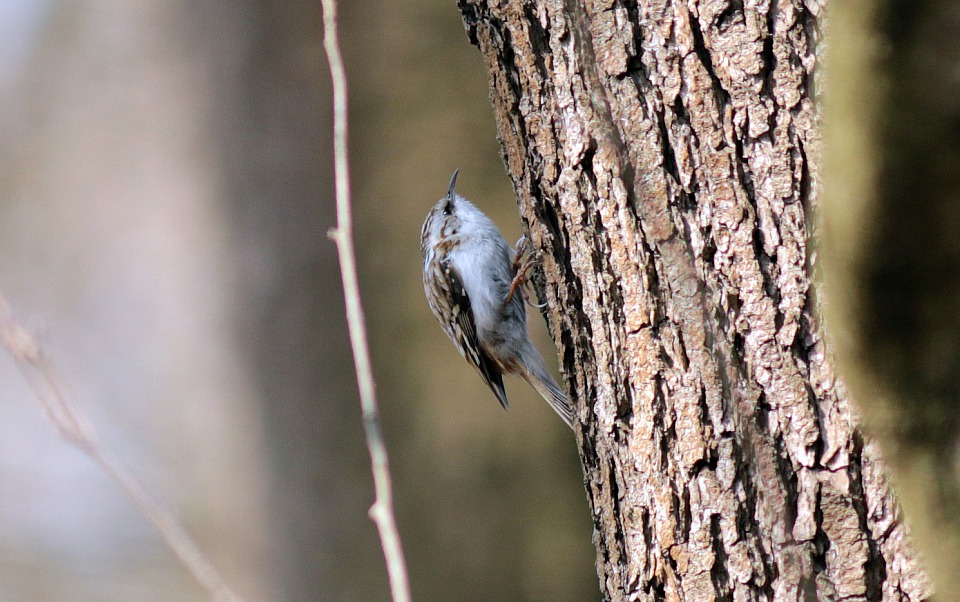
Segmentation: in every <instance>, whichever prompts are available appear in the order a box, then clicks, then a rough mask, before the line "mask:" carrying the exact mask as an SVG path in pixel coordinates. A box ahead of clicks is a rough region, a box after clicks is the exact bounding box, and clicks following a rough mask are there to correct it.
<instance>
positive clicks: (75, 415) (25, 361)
mask: <svg viewBox="0 0 960 602" xmlns="http://www.w3.org/2000/svg"><path fill="white" fill-rule="evenodd" d="M0 341H2V343H3V345H4V346H6V348H7V349H8V350H9V351H10V353H11V355H13V358H14V359H15V360H16V363H17V368H19V369H20V373H21V374H23V377H24V379H25V380H26V381H27V384H28V385H29V386H30V389H31V390H32V391H33V394H34V397H35V398H36V400H37V403H38V404H39V405H40V408H41V409H42V410H43V412H44V414H46V415H47V418H48V419H49V420H50V422H51V423H53V425H54V426H55V427H56V429H57V431H58V432H59V433H60V435H61V436H62V437H63V438H64V439H65V440H66V441H67V442H69V443H70V444H72V445H73V446H75V447H76V448H78V449H79V450H81V451H82V452H84V453H85V454H87V455H88V456H89V457H90V458H91V459H92V460H93V461H94V462H96V463H97V464H98V465H100V467H101V468H102V469H103V471H104V472H105V473H107V475H108V476H109V477H110V478H111V479H113V481H114V482H115V483H116V484H117V486H119V487H120V489H121V491H123V493H124V494H125V495H126V496H127V498H128V499H129V500H130V501H131V502H132V503H133V505H134V506H135V507H136V508H137V510H139V511H140V513H141V514H143V516H144V517H145V518H146V519H147V520H148V521H149V522H150V524H152V525H153V528H154V529H155V530H156V531H157V533H158V534H159V535H160V537H161V538H162V539H163V541H164V542H165V543H166V544H167V546H168V547H169V548H170V549H171V550H172V551H173V553H174V554H176V556H177V557H178V558H179V559H180V561H181V562H182V563H183V565H184V566H185V567H186V568H187V570H189V571H190V572H191V573H192V574H193V576H194V578H195V579H196V580H197V581H198V582H199V583H200V585H201V586H203V588H204V589H206V590H207V591H208V592H209V593H210V595H211V596H212V597H213V599H214V600H219V601H231V602H239V601H240V597H239V596H237V595H236V594H235V593H233V591H231V590H230V588H229V587H228V586H227V584H226V582H225V581H224V580H223V578H222V577H220V574H219V573H218V572H217V570H216V569H215V568H214V567H213V565H212V564H211V563H210V561H209V560H207V558H206V556H204V554H203V552H201V551H200V548H198V547H197V545H196V544H195V543H194V542H193V540H192V539H191V538H190V535H188V534H187V532H186V530H185V529H184V528H183V527H182V526H181V525H180V523H178V522H177V520H176V519H175V518H174V517H173V515H172V514H170V513H169V512H167V511H166V510H164V509H163V508H162V507H161V506H160V505H159V504H157V503H156V502H155V501H153V498H152V497H151V496H150V494H149V493H148V492H147V490H146V488H145V487H144V486H143V484H142V483H140V481H139V480H137V478H136V477H134V476H133V474H132V473H130V471H129V470H128V469H127V468H126V467H125V466H124V465H123V463H122V462H120V461H119V460H118V459H116V458H115V457H114V456H113V455H112V454H111V453H110V452H109V450H107V449H106V448H104V447H103V446H102V445H101V444H100V443H99V441H98V440H97V436H96V432H95V431H94V429H93V427H92V425H91V424H90V423H89V422H88V421H87V420H86V419H85V418H84V416H83V415H82V414H81V412H80V410H79V408H78V406H77V405H76V404H74V403H72V402H71V401H70V400H69V399H68V397H67V396H66V394H65V393H64V388H63V386H62V384H61V382H62V381H61V380H60V376H59V374H58V373H57V370H56V368H55V367H54V365H53V362H51V361H50V358H49V356H48V355H47V354H46V353H45V352H44V350H43V348H42V347H41V346H40V343H39V342H38V341H37V338H36V337H35V336H34V335H33V333H31V332H30V331H28V330H27V329H26V328H24V327H22V326H20V325H19V324H18V323H17V322H15V321H14V319H13V313H12V311H11V310H10V306H9V304H8V303H7V301H6V298H5V297H4V296H3V293H2V292H0Z"/></svg>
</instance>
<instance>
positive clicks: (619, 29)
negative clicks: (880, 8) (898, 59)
mask: <svg viewBox="0 0 960 602" xmlns="http://www.w3.org/2000/svg"><path fill="white" fill-rule="evenodd" d="M459 5H460V8H461V11H462V13H463V18H464V23H465V25H466V28H467V32H468V35H469V37H470V40H471V41H472V42H473V43H474V44H476V45H477V46H478V47H479V48H480V50H481V52H482V54H483V57H484V60H485V62H486V64H487V67H488V69H489V71H490V74H491V98H492V101H493V105H494V110H495V113H496V115H497V120H498V131H499V137H500V141H501V144H502V148H503V154H504V157H503V158H504V163H505V165H506V167H507V171H508V173H509V175H510V177H511V179H512V181H513V184H514V187H515V190H516V192H517V196H518V199H519V204H520V211H521V215H522V218H523V220H524V224H525V227H526V229H527V231H528V235H529V237H530V238H531V240H532V242H533V244H534V245H535V248H537V249H539V250H540V251H541V254H540V256H541V263H542V268H543V270H542V276H543V278H542V279H541V282H540V283H539V284H540V288H541V293H542V295H541V297H542V299H543V300H545V301H547V302H548V306H547V307H548V309H547V311H546V315H547V318H548V322H549V324H550V326H551V332H552V333H553V335H554V339H555V342H556V343H557V346H558V348H559V351H560V354H561V359H562V367H563V369H564V372H565V375H566V380H567V384H568V388H569V390H570V394H571V397H572V399H573V400H574V403H575V405H576V409H577V412H578V419H579V425H578V428H577V431H578V433H577V439H578V442H579V445H580V451H581V457H582V461H583V467H584V473H585V480H586V488H587V492H588V496H589V499H590V503H591V505H592V509H593V513H594V521H595V534H596V535H595V539H596V541H595V543H596V546H597V552H598V557H597V565H598V572H599V575H600V581H601V589H602V591H603V593H604V595H605V597H606V598H608V599H611V600H626V599H631V600H632V599H657V600H660V599H666V600H681V599H685V600H697V601H700V600H715V599H723V600H774V599H775V600H797V599H806V600H810V599H821V600H831V599H841V598H843V599H859V600H881V599H882V600H911V601H912V600H920V599H922V598H923V597H924V596H925V595H927V590H928V585H927V579H926V576H925V575H924V573H923V571H922V569H921V568H920V567H919V565H918V563H917V561H916V558H915V556H914V554H913V552H912V551H911V550H910V548H909V544H908V542H907V539H906V537H907V536H906V533H905V529H904V527H903V526H902V525H901V523H900V522H899V520H898V518H899V517H898V513H897V503H896V500H895V499H894V497H893V495H892V493H891V491H890V489H889V487H888V484H887V481H886V478H885V476H884V469H883V467H882V465H881V463H880V460H879V457H878V452H877V449H876V447H875V446H874V445H873V444H872V443H870V442H869V441H865V440H864V438H863V437H862V436H861V434H860V433H859V431H858V429H857V426H856V419H855V417H854V416H853V414H852V411H851V408H850V405H849V403H848V401H847V397H846V393H845V391H844V389H843V386H842V384H841V383H840V382H839V381H838V379H837V376H836V374H835V373H834V370H833V368H832V366H831V363H830V361H829V358H828V356H827V354H826V350H825V348H824V341H823V336H822V331H821V328H820V323H819V317H818V313H817V309H816V300H815V297H814V292H813V289H812V285H811V276H810V273H811V269H812V264H813V257H812V254H811V253H810V246H809V238H810V234H811V233H810V231H809V230H810V225H809V224H810V221H809V219H808V213H809V212H810V210H811V207H812V205H813V204H814V203H815V201H816V192H817V189H818V183H819V174H818V168H817V162H818V157H819V134H818V129H817V127H818V115H817V112H816V107H815V105H814V103H813V101H812V97H813V93H814V90H813V86H814V84H815V82H816V66H817V62H818V50H819V43H820V35H821V34H820V26H819V23H818V19H819V18H820V14H821V10H822V5H821V4H820V3H818V2H807V3H803V2H799V1H781V2H777V3H773V4H771V3H763V2H759V3H758V2H750V1H747V2H730V3H727V2H708V1H702V2H697V1H695V0H691V1H689V2H687V3H682V4H671V3H665V2H639V3H638V2H631V1H596V2H589V1H588V2H584V3H579V2H575V1H573V0H570V1H568V2H559V1H552V2H551V1H541V2H522V1H503V2H495V1H484V0H460V2H459Z"/></svg>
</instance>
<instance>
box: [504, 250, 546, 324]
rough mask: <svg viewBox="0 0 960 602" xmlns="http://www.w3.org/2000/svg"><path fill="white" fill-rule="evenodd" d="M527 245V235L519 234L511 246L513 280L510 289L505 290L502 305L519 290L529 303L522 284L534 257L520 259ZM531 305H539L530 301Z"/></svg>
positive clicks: (507, 302) (525, 280)
mask: <svg viewBox="0 0 960 602" xmlns="http://www.w3.org/2000/svg"><path fill="white" fill-rule="evenodd" d="M528 245H529V243H528V242H527V237H526V236H521V237H520V239H519V240H518V241H517V244H516V245H515V246H514V248H513V272H514V274H515V275H514V277H513V281H512V282H511V283H510V290H509V291H507V298H506V299H505V300H504V302H503V304H504V305H507V304H509V303H510V300H511V299H513V295H515V294H516V293H517V291H520V295H521V296H522V297H523V300H524V301H527V302H528V303H529V301H528V300H527V297H526V295H525V294H524V292H523V285H524V284H526V283H527V282H528V280H527V272H528V271H530V268H531V267H533V264H534V263H535V262H536V259H534V258H533V257H531V258H529V259H527V260H526V261H524V262H521V261H520V260H521V259H522V258H523V256H524V255H526V253H527V251H528V249H527V246H528ZM531 305H533V306H534V307H540V306H538V305H536V304H535V303H531Z"/></svg>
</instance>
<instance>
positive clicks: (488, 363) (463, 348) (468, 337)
mask: <svg viewBox="0 0 960 602" xmlns="http://www.w3.org/2000/svg"><path fill="white" fill-rule="evenodd" d="M439 267H440V270H439V272H440V274H439V275H438V276H439V277H440V278H441V279H442V282H441V286H443V287H444V288H445V289H446V290H447V291H448V292H449V294H450V302H451V305H452V307H451V317H452V320H451V321H450V324H449V326H447V325H444V326H445V327H447V334H448V335H450V338H452V339H454V341H455V342H456V344H457V348H458V349H459V350H460V353H461V354H462V355H463V356H464V357H465V358H467V361H468V362H470V364H471V365H472V366H473V367H474V368H476V369H477V371H478V372H479V373H480V376H481V377H482V378H483V382H485V383H487V386H489V387H490V390H491V391H493V394H494V395H496V396H497V400H498V401H499V402H500V405H502V406H503V407H504V408H506V407H507V405H508V402H507V392H506V390H504V388H503V374H501V372H500V368H499V367H498V366H497V364H496V362H494V361H493V359H492V358H491V357H490V356H489V355H487V353H486V352H485V351H484V350H483V349H481V347H480V343H479V340H478V339H477V328H476V325H475V324H474V321H473V310H472V309H471V307H470V297H469V296H467V290H466V289H465V288H464V287H463V283H462V282H461V281H460V275H459V274H458V273H457V270H456V268H454V267H453V266H451V265H450V264H448V263H446V262H440V266H439Z"/></svg>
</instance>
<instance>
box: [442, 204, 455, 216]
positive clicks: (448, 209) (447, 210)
mask: <svg viewBox="0 0 960 602" xmlns="http://www.w3.org/2000/svg"><path fill="white" fill-rule="evenodd" d="M443 214H444V215H453V203H449V202H448V203H447V204H445V205H444V206H443Z"/></svg>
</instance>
